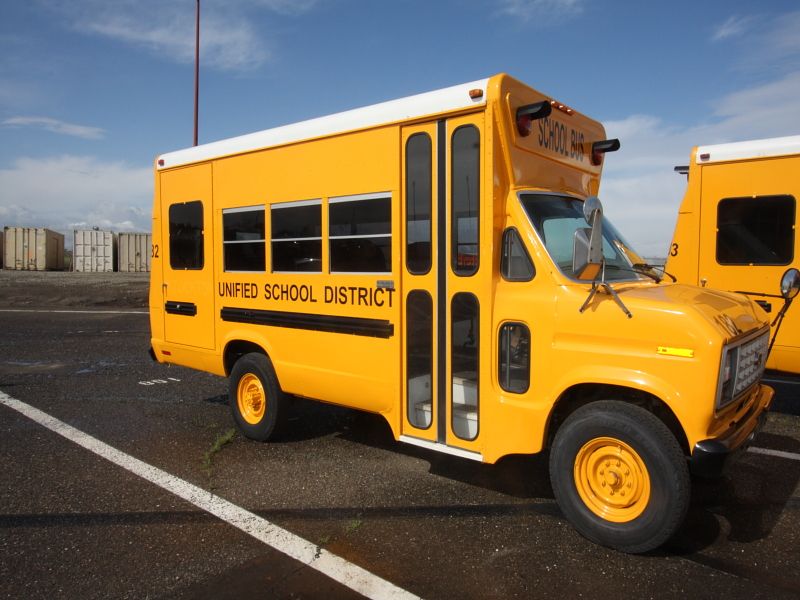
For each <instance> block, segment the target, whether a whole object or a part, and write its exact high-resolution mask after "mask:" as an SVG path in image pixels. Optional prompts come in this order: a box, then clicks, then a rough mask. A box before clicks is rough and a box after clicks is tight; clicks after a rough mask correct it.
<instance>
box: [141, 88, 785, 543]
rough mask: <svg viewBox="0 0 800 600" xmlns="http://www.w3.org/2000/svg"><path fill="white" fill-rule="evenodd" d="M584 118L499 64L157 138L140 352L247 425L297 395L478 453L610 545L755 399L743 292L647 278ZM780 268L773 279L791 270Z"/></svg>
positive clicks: (672, 505) (668, 517)
mask: <svg viewBox="0 0 800 600" xmlns="http://www.w3.org/2000/svg"><path fill="white" fill-rule="evenodd" d="M618 147H619V142H618V141H617V140H607V139H606V137H605V131H604V129H603V127H602V125H601V124H600V123H598V122H597V121H594V120H592V119H589V118H588V117H586V116H584V115H583V114H581V113H580V112H578V111H576V110H574V109H573V108H571V107H569V106H567V105H565V104H563V103H561V102H559V101H558V100H556V99H554V98H553V97H551V96H548V95H546V94H542V93H539V92H537V91H535V90H533V89H531V88H529V87H527V86H526V85H524V84H522V83H520V82H519V81H516V80H515V79H513V78H511V77H509V76H507V75H504V74H500V75H496V76H494V77H491V78H488V79H484V80H479V81H473V82H470V83H467V84H464V85H458V86H454V87H449V88H445V89H441V90H438V91H434V92H430V93H425V94H421V95H417V96H412V97H409V98H403V99H399V100H395V101H391V102H386V103H382V104H377V105H373V106H369V107H366V108H361V109H357V110H353V111H349V112H344V113H340V114H336V115H332V116H328V117H323V118H318V119H313V120H310V121H305V122H300V123H296V124H292V125H287V126H285V127H279V128H276V129H269V130H266V131H262V132H258V133H254V134H251V135H245V136H242V137H236V138H232V139H228V140H224V141H220V142H215V143H210V144H206V145H202V146H198V147H194V148H189V149H186V150H180V151H176V152H170V153H167V154H164V155H162V156H160V157H158V159H157V161H156V166H155V203H154V209H153V263H152V274H151V282H152V283H151V289H150V315H151V317H150V318H151V328H152V349H151V350H152V354H153V356H154V357H155V358H156V359H157V360H158V361H160V362H164V363H172V364H176V365H184V366H187V367H192V368H195V369H201V370H204V371H208V372H210V373H215V374H218V375H220V376H226V377H228V378H229V381H230V394H229V399H230V406H231V410H232V413H233V418H234V419H235V421H236V423H237V425H238V427H239V429H240V430H241V432H242V433H243V434H244V435H245V436H247V437H249V438H252V439H255V440H267V439H268V438H270V436H272V435H273V433H274V432H275V431H276V430H278V429H279V428H280V427H282V426H286V423H285V422H284V421H285V415H286V406H287V402H289V401H290V398H291V397H292V396H301V397H306V398H312V399H317V400H321V401H324V402H329V403H333V404H337V405H342V406H347V407H352V408H356V409H360V410H364V411H369V412H372V413H376V414H380V415H382V416H383V418H384V419H385V420H386V422H387V423H388V424H389V427H390V428H391V431H392V433H393V434H394V437H395V438H396V439H397V440H399V441H402V442H405V443H408V444H414V445H417V446H421V447H423V448H427V449H430V450H431V451H437V452H444V453H447V454H451V455H455V456H458V457H463V458H466V459H472V460H476V461H482V462H486V463H494V462H496V461H497V460H498V459H500V458H501V457H503V456H507V455H509V454H520V453H521V454H532V453H538V452H541V451H543V450H545V449H549V451H550V471H551V480H552V485H553V491H554V493H555V497H556V499H557V501H558V503H559V505H560V507H561V508H562V510H563V512H564V513H565V515H566V516H567V517H568V518H569V519H570V521H571V522H572V523H573V524H574V525H575V526H576V528H577V529H578V530H579V531H580V532H581V533H582V534H583V535H585V536H586V537H588V538H589V539H591V540H594V541H596V542H599V543H601V544H606V545H609V546H612V547H615V548H618V549H620V550H623V551H628V552H643V551H646V550H649V549H651V548H654V547H656V546H658V545H660V544H662V543H663V542H664V541H665V540H667V539H668V538H669V537H670V536H671V535H672V533H673V532H674V531H675V530H676V528H677V527H678V526H679V525H680V523H681V521H682V519H683V517H684V515H685V512H686V510H687V506H688V502H689V494H690V479H689V465H690V464H691V467H692V468H693V469H695V470H696V471H697V472H700V473H706V474H709V475H710V474H713V473H716V472H718V471H719V470H720V469H721V467H722V465H723V464H724V463H726V462H727V461H726V459H727V458H728V457H729V456H730V455H731V454H732V453H733V452H734V451H736V450H737V449H741V448H742V447H743V446H744V445H745V444H746V443H747V442H748V441H749V440H750V439H751V438H752V436H753V435H754V432H755V431H756V430H757V428H758V426H759V424H760V423H761V421H762V420H763V417H764V412H765V411H766V410H767V408H768V406H769V404H770V402H771V399H772V390H771V389H770V388H769V387H766V386H763V385H761V384H760V377H761V374H762V372H763V368H764V360H765V357H766V349H767V343H768V334H769V325H768V322H767V321H766V319H765V317H764V313H763V312H762V311H761V309H759V308H758V307H757V306H755V305H754V304H753V303H752V302H751V301H750V300H748V299H747V298H745V297H743V296H739V295H734V294H726V293H723V292H717V291H711V290H704V289H701V288H698V287H694V286H689V285H674V284H671V283H668V282H664V281H660V280H657V279H658V278H657V277H654V276H653V273H652V272H651V270H649V269H648V268H647V267H646V266H644V265H642V264H641V260H640V259H639V258H638V257H637V255H636V254H635V253H634V251H633V250H632V249H631V247H630V245H629V244H627V243H626V242H625V241H624V239H623V238H622V237H621V236H620V235H619V233H618V232H617V231H616V230H615V229H614V228H613V226H612V225H611V224H610V223H609V222H608V221H607V220H606V219H604V217H603V215H602V205H601V204H600V202H599V200H598V199H597V198H596V194H597V193H598V189H599V185H600V174H601V169H602V163H603V160H604V155H605V153H606V152H609V151H613V150H615V149H616V148H618ZM793 285H794V287H796V282H795V284H793Z"/></svg>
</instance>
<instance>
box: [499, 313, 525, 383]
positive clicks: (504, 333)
mask: <svg viewBox="0 0 800 600" xmlns="http://www.w3.org/2000/svg"><path fill="white" fill-rule="evenodd" d="M498 345H499V349H500V352H498V356H499V358H500V365H499V367H500V369H499V372H498V374H497V378H498V380H499V381H500V387H501V388H503V389H504V390H505V391H507V392H513V393H515V394H523V393H525V392H527V391H528V388H529V387H530V382H531V332H530V329H528V327H527V326H526V325H523V324H522V323H505V324H504V325H503V326H502V327H501V328H500V338H499V341H498Z"/></svg>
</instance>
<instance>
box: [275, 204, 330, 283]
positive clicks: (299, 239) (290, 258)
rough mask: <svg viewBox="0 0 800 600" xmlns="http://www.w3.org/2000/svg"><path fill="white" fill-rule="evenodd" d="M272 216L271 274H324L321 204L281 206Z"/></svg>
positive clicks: (278, 205) (276, 207)
mask: <svg viewBox="0 0 800 600" xmlns="http://www.w3.org/2000/svg"><path fill="white" fill-rule="evenodd" d="M270 214H271V216H272V221H271V223H272V271H273V273H274V272H276V271H277V272H296V271H309V272H314V273H319V272H321V271H322V201H321V200H305V201H301V202H282V203H278V204H273V205H272V206H271V208H270Z"/></svg>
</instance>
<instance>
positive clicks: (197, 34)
mask: <svg viewBox="0 0 800 600" xmlns="http://www.w3.org/2000/svg"><path fill="white" fill-rule="evenodd" d="M195 14H196V18H195V29H194V145H195V146H197V112H198V105H199V97H200V0H197V11H196V13H195Z"/></svg>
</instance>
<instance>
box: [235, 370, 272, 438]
mask: <svg viewBox="0 0 800 600" xmlns="http://www.w3.org/2000/svg"><path fill="white" fill-rule="evenodd" d="M236 402H237V403H238V405H239V414H240V415H242V418H243V419H244V420H245V421H246V422H247V423H249V424H250V425H258V423H259V422H261V419H263V418H264V411H265V410H266V408H267V395H266V393H265V392H264V386H263V385H262V384H261V380H260V379H259V378H258V377H257V376H256V375H253V374H252V373H247V374H246V375H244V376H243V377H242V378H241V379H240V380H239V388H238V389H237V391H236Z"/></svg>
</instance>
